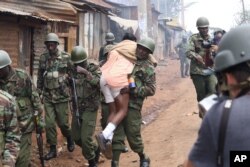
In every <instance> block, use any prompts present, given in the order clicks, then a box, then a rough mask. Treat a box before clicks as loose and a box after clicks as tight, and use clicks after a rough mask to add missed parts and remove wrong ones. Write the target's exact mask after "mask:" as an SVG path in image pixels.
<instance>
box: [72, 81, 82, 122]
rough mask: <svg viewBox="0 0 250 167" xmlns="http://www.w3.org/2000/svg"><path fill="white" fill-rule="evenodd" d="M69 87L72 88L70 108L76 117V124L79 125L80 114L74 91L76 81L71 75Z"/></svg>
mask: <svg viewBox="0 0 250 167" xmlns="http://www.w3.org/2000/svg"><path fill="white" fill-rule="evenodd" d="M71 89H72V108H73V112H74V113H75V116H76V119H77V125H78V126H79V127H80V114H79V108H78V98H77V93H76V81H75V79H74V78H73V77H71Z"/></svg>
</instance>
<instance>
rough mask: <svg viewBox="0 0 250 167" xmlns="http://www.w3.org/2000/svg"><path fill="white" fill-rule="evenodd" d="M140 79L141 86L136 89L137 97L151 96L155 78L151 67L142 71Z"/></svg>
mask: <svg viewBox="0 0 250 167" xmlns="http://www.w3.org/2000/svg"><path fill="white" fill-rule="evenodd" d="M140 79H142V82H143V85H142V86H141V87H138V88H137V89H136V91H137V92H136V93H137V95H138V96H141V97H147V96H153V95H154V94H155V90H156V78H155V71H154V68H153V67H152V66H150V67H148V68H147V69H146V70H145V71H144V75H143V78H140Z"/></svg>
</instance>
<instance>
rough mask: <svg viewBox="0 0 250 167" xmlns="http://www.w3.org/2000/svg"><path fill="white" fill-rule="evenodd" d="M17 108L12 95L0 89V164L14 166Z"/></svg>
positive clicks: (16, 151)
mask: <svg viewBox="0 0 250 167" xmlns="http://www.w3.org/2000/svg"><path fill="white" fill-rule="evenodd" d="M17 110H18V107H17V106H16V102H15V99H14V97H13V96H11V95H10V94H8V93H7V92H4V91H2V90H0V157H1V158H0V160H1V162H0V166H4V165H7V166H11V167H14V166H15V162H16V159H17V155H18V152H19V150H20V138H21V133H20V131H19V128H18V123H17V115H16V113H17Z"/></svg>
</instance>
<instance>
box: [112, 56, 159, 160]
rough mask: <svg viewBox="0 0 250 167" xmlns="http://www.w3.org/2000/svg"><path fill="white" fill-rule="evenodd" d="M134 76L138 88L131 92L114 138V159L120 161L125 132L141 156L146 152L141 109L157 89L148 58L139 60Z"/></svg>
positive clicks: (131, 145) (133, 147)
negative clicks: (142, 135) (146, 99)
mask: <svg viewBox="0 0 250 167" xmlns="http://www.w3.org/2000/svg"><path fill="white" fill-rule="evenodd" d="M132 77H134V80H135V83H136V88H135V90H134V91H132V93H130V100H129V107H128V113H127V116H126V117H125V118H124V120H123V121H122V122H121V123H120V124H119V125H118V127H117V129H116V130H115V134H114V137H113V140H112V150H113V161H119V157H120V154H121V152H122V151H123V150H124V144H123V142H124V135H123V134H124V133H125V134H126V136H127V140H128V143H129V145H130V147H131V149H132V150H133V151H134V152H136V153H138V154H139V155H140V156H141V155H142V154H144V146H143V141H142V137H141V122H142V115H141V109H142V105H143V102H144V99H145V98H146V97H147V96H152V95H154V93H155V89H156V79H155V72H154V67H153V66H152V63H151V62H150V61H148V60H137V61H136V64H135V66H134V69H133V72H132Z"/></svg>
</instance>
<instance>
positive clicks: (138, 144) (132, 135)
mask: <svg viewBox="0 0 250 167" xmlns="http://www.w3.org/2000/svg"><path fill="white" fill-rule="evenodd" d="M141 122H142V117H141V110H140V109H138V110H136V109H131V108H129V110H128V113H127V116H126V117H125V118H124V120H123V121H122V122H121V123H120V125H118V126H117V128H116V130H115V133H114V137H113V140H112V151H113V159H112V160H113V161H119V158H120V154H121V152H122V151H123V150H124V140H125V136H126V137H127V140H128V143H129V146H130V148H131V149H132V150H133V151H134V152H136V153H143V151H144V145H143V141H142V137H141Z"/></svg>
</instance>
